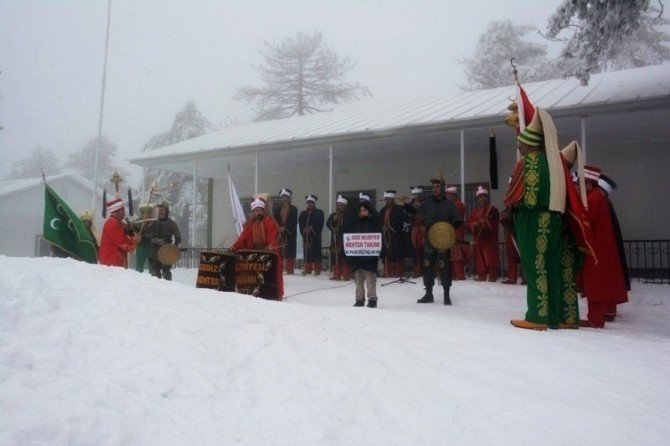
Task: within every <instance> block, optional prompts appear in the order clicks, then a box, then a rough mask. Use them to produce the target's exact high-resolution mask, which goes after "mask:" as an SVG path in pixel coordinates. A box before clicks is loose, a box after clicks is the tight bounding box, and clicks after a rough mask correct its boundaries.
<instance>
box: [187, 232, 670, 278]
mask: <svg viewBox="0 0 670 446" xmlns="http://www.w3.org/2000/svg"><path fill="white" fill-rule="evenodd" d="M623 244H624V250H625V252H626V262H627V264H628V272H629V274H630V278H631V279H632V280H636V281H638V282H643V283H667V284H670V240H624V242H623ZM202 251H207V249H204V248H186V249H181V258H180V259H179V262H177V267H179V268H197V267H198V265H199V264H200V252H202ZM498 253H499V256H500V276H501V277H504V276H505V274H506V272H507V256H506V254H505V243H504V242H503V243H499V249H498ZM321 254H322V270H323V271H329V270H330V266H331V265H330V263H331V262H330V249H329V248H327V247H326V248H323V249H322V253H321ZM474 263H475V262H474V258H473V259H472V260H470V262H469V263H468V264H467V265H466V272H467V274H468V275H469V276H473V275H475V265H474ZM302 264H303V259H296V265H295V266H296V268H298V269H300V268H302ZM406 266H407V264H406ZM409 267H411V262H410V263H409Z"/></svg>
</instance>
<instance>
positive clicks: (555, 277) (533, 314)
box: [504, 107, 566, 330]
mask: <svg viewBox="0 0 670 446" xmlns="http://www.w3.org/2000/svg"><path fill="white" fill-rule="evenodd" d="M517 140H518V145H519V147H518V149H519V152H520V153H521V156H522V158H521V159H520V160H519V161H518V162H517V164H516V167H515V169H514V174H513V175H512V181H511V182H510V185H509V188H508V191H507V194H506V196H505V199H504V204H505V206H506V207H509V208H511V209H512V210H513V212H514V229H515V231H516V235H517V242H518V246H519V252H520V253H521V263H522V265H523V270H524V273H525V274H526V278H527V282H528V283H527V290H526V301H527V311H526V315H525V317H524V319H512V320H511V321H510V323H511V324H512V325H514V326H515V327H518V328H525V329H532V330H546V329H547V327H551V328H560V325H561V322H562V321H561V319H562V314H561V313H562V311H561V305H562V300H561V290H560V288H561V280H560V271H561V265H560V260H561V259H560V239H561V226H562V214H563V212H565V206H566V179H565V173H564V167H563V162H562V160H561V154H560V151H559V149H558V137H557V135H556V128H555V126H554V123H553V120H552V119H551V116H550V115H549V114H548V113H547V112H546V111H544V110H543V109H541V108H539V107H538V108H536V109H535V113H534V115H533V118H532V121H531V123H530V124H529V125H528V126H527V127H526V128H524V129H523V130H522V131H521V132H520V133H519V136H517Z"/></svg>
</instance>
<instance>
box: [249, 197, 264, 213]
mask: <svg viewBox="0 0 670 446" xmlns="http://www.w3.org/2000/svg"><path fill="white" fill-rule="evenodd" d="M256 208H263V209H265V202H264V201H263V200H261V199H260V198H256V199H255V200H254V201H252V202H251V210H252V211H253V210H254V209H256Z"/></svg>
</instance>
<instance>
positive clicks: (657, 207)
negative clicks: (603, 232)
mask: <svg viewBox="0 0 670 446" xmlns="http://www.w3.org/2000/svg"><path fill="white" fill-rule="evenodd" d="M667 151H668V148H667V147H664V146H663V144H660V143H654V142H651V141H650V142H646V143H640V144H637V145H631V144H627V145H620V146H608V147H602V146H597V145H595V144H594V145H593V146H591V145H588V146H587V153H586V160H587V163H588V164H590V165H594V166H598V167H600V168H601V169H602V171H603V173H605V174H607V175H608V176H610V177H611V178H612V179H613V180H614V181H615V182H616V183H617V185H618V188H617V190H615V191H614V192H613V193H612V195H610V200H611V201H612V204H613V205H614V209H615V210H616V212H617V216H618V218H619V222H620V224H621V232H622V235H623V238H624V240H647V239H670V206H668V197H667V191H668V190H670V173H669V172H670V162H669V161H668V157H667Z"/></svg>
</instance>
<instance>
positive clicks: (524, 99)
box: [516, 83, 535, 132]
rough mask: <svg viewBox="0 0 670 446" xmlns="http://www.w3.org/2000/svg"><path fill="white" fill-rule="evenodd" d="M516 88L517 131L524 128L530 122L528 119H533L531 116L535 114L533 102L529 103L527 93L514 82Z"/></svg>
mask: <svg viewBox="0 0 670 446" xmlns="http://www.w3.org/2000/svg"><path fill="white" fill-rule="evenodd" d="M516 88H517V95H516V96H517V98H518V100H519V128H518V132H520V131H521V130H523V129H525V128H526V126H527V125H528V124H529V123H530V121H532V120H533V116H534V115H535V107H533V104H531V103H530V99H528V95H527V94H526V92H525V90H524V89H523V87H522V86H521V85H520V84H519V83H517V84H516Z"/></svg>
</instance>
